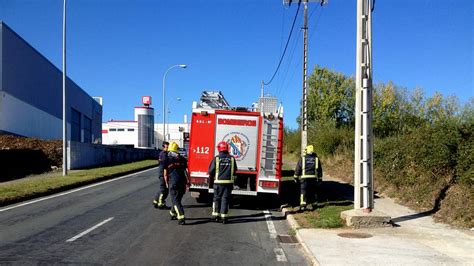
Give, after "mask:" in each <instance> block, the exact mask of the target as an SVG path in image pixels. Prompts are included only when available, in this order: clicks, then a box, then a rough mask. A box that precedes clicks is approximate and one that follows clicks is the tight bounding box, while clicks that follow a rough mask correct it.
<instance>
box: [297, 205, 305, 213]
mask: <svg viewBox="0 0 474 266" xmlns="http://www.w3.org/2000/svg"><path fill="white" fill-rule="evenodd" d="M304 211H306V204H302V205H300V209H299V210H298V212H304Z"/></svg>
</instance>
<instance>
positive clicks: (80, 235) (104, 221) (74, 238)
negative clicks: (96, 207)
mask: <svg viewBox="0 0 474 266" xmlns="http://www.w3.org/2000/svg"><path fill="white" fill-rule="evenodd" d="M112 219H114V217H110V218H108V219H105V220H103V221H102V222H100V223H98V224H96V225H94V226H92V227H91V228H89V229H87V230H85V231H84V232H82V233H80V234H78V235H76V236H73V237H71V238H69V239H68V240H66V242H73V241H74V240H76V239H78V238H80V237H83V236H85V235H87V234H88V233H90V232H92V231H93V230H95V229H97V228H99V227H100V226H102V225H104V224H105V223H108V222H110V221H112Z"/></svg>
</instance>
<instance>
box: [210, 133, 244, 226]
mask: <svg viewBox="0 0 474 266" xmlns="http://www.w3.org/2000/svg"><path fill="white" fill-rule="evenodd" d="M217 148H218V151H219V155H218V156H216V157H214V159H213V160H212V161H211V163H210V165H209V176H211V177H214V186H213V188H214V199H213V202H212V218H213V220H215V221H216V222H218V221H219V219H222V223H224V224H225V223H227V219H228V213H229V201H230V197H231V194H232V188H233V186H234V179H235V174H236V171H237V163H236V162H235V158H234V157H233V156H232V155H230V154H229V152H228V146H227V143H226V142H221V143H219V144H218V146H217Z"/></svg>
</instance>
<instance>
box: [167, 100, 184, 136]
mask: <svg viewBox="0 0 474 266" xmlns="http://www.w3.org/2000/svg"><path fill="white" fill-rule="evenodd" d="M173 100H176V101H177V102H180V101H181V98H179V97H178V98H173V99H171V100H169V101H168V103H167V104H166V107H167V109H166V110H167V113H168V114H170V113H171V111H170V107H169V106H170V103H172V102H173ZM166 136H167V137H168V140H169V139H170V118H169V117H168V118H167V120H166Z"/></svg>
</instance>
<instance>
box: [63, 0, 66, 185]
mask: <svg viewBox="0 0 474 266" xmlns="http://www.w3.org/2000/svg"><path fill="white" fill-rule="evenodd" d="M66 175H67V119H66V0H64V2H63V176H66Z"/></svg>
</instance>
